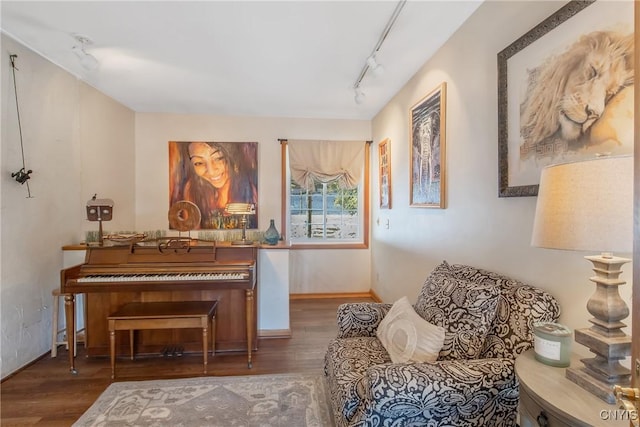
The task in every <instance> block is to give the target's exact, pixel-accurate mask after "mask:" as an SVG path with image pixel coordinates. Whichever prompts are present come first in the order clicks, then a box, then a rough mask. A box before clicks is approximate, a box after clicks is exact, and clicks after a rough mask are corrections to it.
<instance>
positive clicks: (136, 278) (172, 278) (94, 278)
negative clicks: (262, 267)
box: [77, 272, 249, 283]
mask: <svg viewBox="0 0 640 427" xmlns="http://www.w3.org/2000/svg"><path fill="white" fill-rule="evenodd" d="M247 279H249V273H224V272H221V273H220V272H219V273H154V274H114V275H105V274H91V275H87V276H84V277H78V279H77V282H79V283H97V282H163V281H167V282H179V281H181V280H184V281H214V280H247Z"/></svg>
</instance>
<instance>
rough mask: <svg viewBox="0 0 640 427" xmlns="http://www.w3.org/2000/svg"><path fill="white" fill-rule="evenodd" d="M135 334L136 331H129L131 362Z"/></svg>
mask: <svg viewBox="0 0 640 427" xmlns="http://www.w3.org/2000/svg"><path fill="white" fill-rule="evenodd" d="M134 334H135V330H134V329H129V352H130V353H131V360H133V345H134V339H133V335H134Z"/></svg>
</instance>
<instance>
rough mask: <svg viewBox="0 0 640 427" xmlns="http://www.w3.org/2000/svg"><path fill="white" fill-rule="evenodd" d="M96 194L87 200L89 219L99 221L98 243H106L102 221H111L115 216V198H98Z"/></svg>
mask: <svg viewBox="0 0 640 427" xmlns="http://www.w3.org/2000/svg"><path fill="white" fill-rule="evenodd" d="M96 196H97V195H96V194H94V195H93V197H92V198H91V200H89V201H88V202H87V219H88V220H89V221H98V244H99V245H100V246H102V245H103V244H104V238H103V234H102V221H111V218H112V217H113V200H111V199H96Z"/></svg>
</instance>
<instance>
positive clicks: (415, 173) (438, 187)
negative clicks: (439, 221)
mask: <svg viewBox="0 0 640 427" xmlns="http://www.w3.org/2000/svg"><path fill="white" fill-rule="evenodd" d="M446 95H447V83H446V82H442V83H441V84H440V85H439V86H438V87H437V88H436V89H434V90H433V91H431V92H430V93H429V94H428V95H427V96H425V97H424V98H422V99H421V100H420V101H418V102H417V103H416V104H415V105H414V106H413V107H411V112H410V117H411V127H410V129H409V135H410V146H409V153H410V175H409V180H410V188H409V205H410V206H415V207H427V208H440V209H444V208H445V207H446V198H445V189H446V187H445V146H446V144H445V141H446V138H445V136H446V135H445V134H446V132H445V131H446V104H447V103H446V99H447V96H446Z"/></svg>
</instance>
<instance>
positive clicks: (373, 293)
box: [369, 289, 383, 302]
mask: <svg viewBox="0 0 640 427" xmlns="http://www.w3.org/2000/svg"><path fill="white" fill-rule="evenodd" d="M369 292H370V293H371V298H373V300H374V301H375V302H383V301H382V298H380V297H379V296H378V294H376V291H374V290H373V289H372V290H371V291H369Z"/></svg>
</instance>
